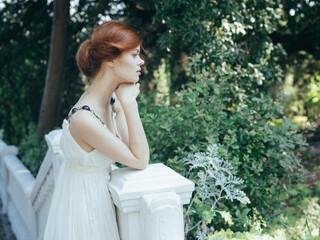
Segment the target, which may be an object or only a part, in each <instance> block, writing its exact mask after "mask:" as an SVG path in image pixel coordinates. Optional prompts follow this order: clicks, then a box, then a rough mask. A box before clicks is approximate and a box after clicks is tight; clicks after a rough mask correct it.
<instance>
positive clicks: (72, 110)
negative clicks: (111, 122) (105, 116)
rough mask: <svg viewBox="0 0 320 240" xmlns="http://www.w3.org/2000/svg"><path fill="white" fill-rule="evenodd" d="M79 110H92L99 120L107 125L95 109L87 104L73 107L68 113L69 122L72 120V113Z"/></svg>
mask: <svg viewBox="0 0 320 240" xmlns="http://www.w3.org/2000/svg"><path fill="white" fill-rule="evenodd" d="M79 110H87V111H89V112H91V113H92V114H93V115H94V116H95V117H96V118H98V120H99V121H100V122H101V123H102V124H103V125H106V124H105V123H104V122H103V121H102V120H101V118H99V117H98V115H97V114H96V113H95V112H94V111H93V110H91V109H90V107H89V106H87V105H83V106H81V107H79V108H72V109H71V111H70V112H69V114H68V117H67V120H68V122H70V118H71V116H72V114H74V113H76V112H77V111H79Z"/></svg>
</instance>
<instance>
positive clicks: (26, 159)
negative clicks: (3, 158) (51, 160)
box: [18, 123, 48, 177]
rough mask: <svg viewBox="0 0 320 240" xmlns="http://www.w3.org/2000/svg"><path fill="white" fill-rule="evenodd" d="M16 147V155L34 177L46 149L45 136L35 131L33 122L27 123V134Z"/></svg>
mask: <svg viewBox="0 0 320 240" xmlns="http://www.w3.org/2000/svg"><path fill="white" fill-rule="evenodd" d="M18 149H19V155H18V156H19V158H20V159H21V161H22V163H23V164H24V165H25V166H26V167H27V168H28V169H29V170H30V172H31V173H32V175H33V176H34V177H36V175H37V173H38V170H39V168H40V166H41V163H42V161H43V159H44V157H45V155H46V152H47V150H48V145H47V143H46V141H45V138H44V137H43V136H40V135H39V134H38V133H37V127H36V125H35V124H33V123H30V124H29V126H28V129H27V134H26V136H25V137H24V138H23V139H22V140H21V143H20V145H19V146H18Z"/></svg>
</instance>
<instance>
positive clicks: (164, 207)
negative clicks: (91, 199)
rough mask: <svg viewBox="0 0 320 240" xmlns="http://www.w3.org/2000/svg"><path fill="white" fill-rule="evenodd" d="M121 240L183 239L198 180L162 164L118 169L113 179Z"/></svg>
mask: <svg viewBox="0 0 320 240" xmlns="http://www.w3.org/2000/svg"><path fill="white" fill-rule="evenodd" d="M109 190H110V192H111V195H112V198H113V201H114V204H115V206H116V212H117V221H118V226H119V232H120V237H121V240H137V239H139V240H183V239H184V229H183V225H184V223H183V220H184V219H183V208H182V206H183V205H184V204H187V203H189V201H190V198H191V194H192V192H193V190H194V183H193V182H192V181H190V180H188V179H186V178H184V177H183V176H181V175H180V174H178V173H176V172H175V171H173V170H172V169H170V168H169V167H166V166H165V165H163V164H161V163H157V164H150V165H149V166H148V167H147V168H146V169H145V170H141V171H138V170H133V169H131V168H118V169H115V170H114V171H113V172H112V174H111V181H110V182H109Z"/></svg>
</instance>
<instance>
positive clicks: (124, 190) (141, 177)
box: [108, 163, 194, 212]
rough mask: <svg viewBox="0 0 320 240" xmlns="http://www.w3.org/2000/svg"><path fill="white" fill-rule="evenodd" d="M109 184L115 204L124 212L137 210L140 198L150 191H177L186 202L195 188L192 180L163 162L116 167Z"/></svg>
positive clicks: (182, 200) (184, 202)
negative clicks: (138, 166) (142, 168)
mask: <svg viewBox="0 0 320 240" xmlns="http://www.w3.org/2000/svg"><path fill="white" fill-rule="evenodd" d="M108 185H109V191H110V192H111V195H112V198H113V201H114V203H115V205H116V206H117V207H118V208H120V209H121V210H122V211H124V212H129V211H134V210H137V209H138V208H139V203H140V198H141V197H142V196H143V195H145V194H148V193H161V192H175V193H177V194H178V195H179V196H180V199H181V203H182V204H186V203H188V202H189V201H190V197H191V194H192V191H193V190H194V183H193V182H192V181H190V180H189V179H186V178H185V177H183V176H181V175H180V174H178V173H176V172H175V171H173V170H172V169H171V168H169V167H167V166H165V165H163V164H162V163H155V164H149V165H148V167H147V168H146V169H144V170H135V169H132V168H118V169H115V170H114V171H112V173H111V180H110V182H109V184H108Z"/></svg>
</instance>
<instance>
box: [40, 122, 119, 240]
mask: <svg viewBox="0 0 320 240" xmlns="http://www.w3.org/2000/svg"><path fill="white" fill-rule="evenodd" d="M60 146H61V149H62V152H63V154H64V159H63V161H62V164H61V167H60V171H59V175H58V178H57V182H56V186H55V191H54V195H53V198H52V202H51V208H50V212H49V216H48V222H47V227H46V230H45V235H44V240H89V239H90V240H118V239H119V235H118V229H117V224H116V217H115V210H114V205H113V202H112V200H111V198H110V194H109V191H108V188H107V183H108V181H109V178H110V176H109V174H110V169H111V164H112V163H114V162H113V161H112V160H111V159H109V158H108V157H106V156H104V155H102V154H101V153H99V152H98V151H97V150H93V151H91V152H86V151H85V150H83V149H82V148H81V147H80V146H79V145H78V144H77V142H76V141H75V139H74V138H73V137H72V135H71V133H70V131H69V123H68V121H67V120H64V121H63V126H62V135H61V141H60Z"/></svg>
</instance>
